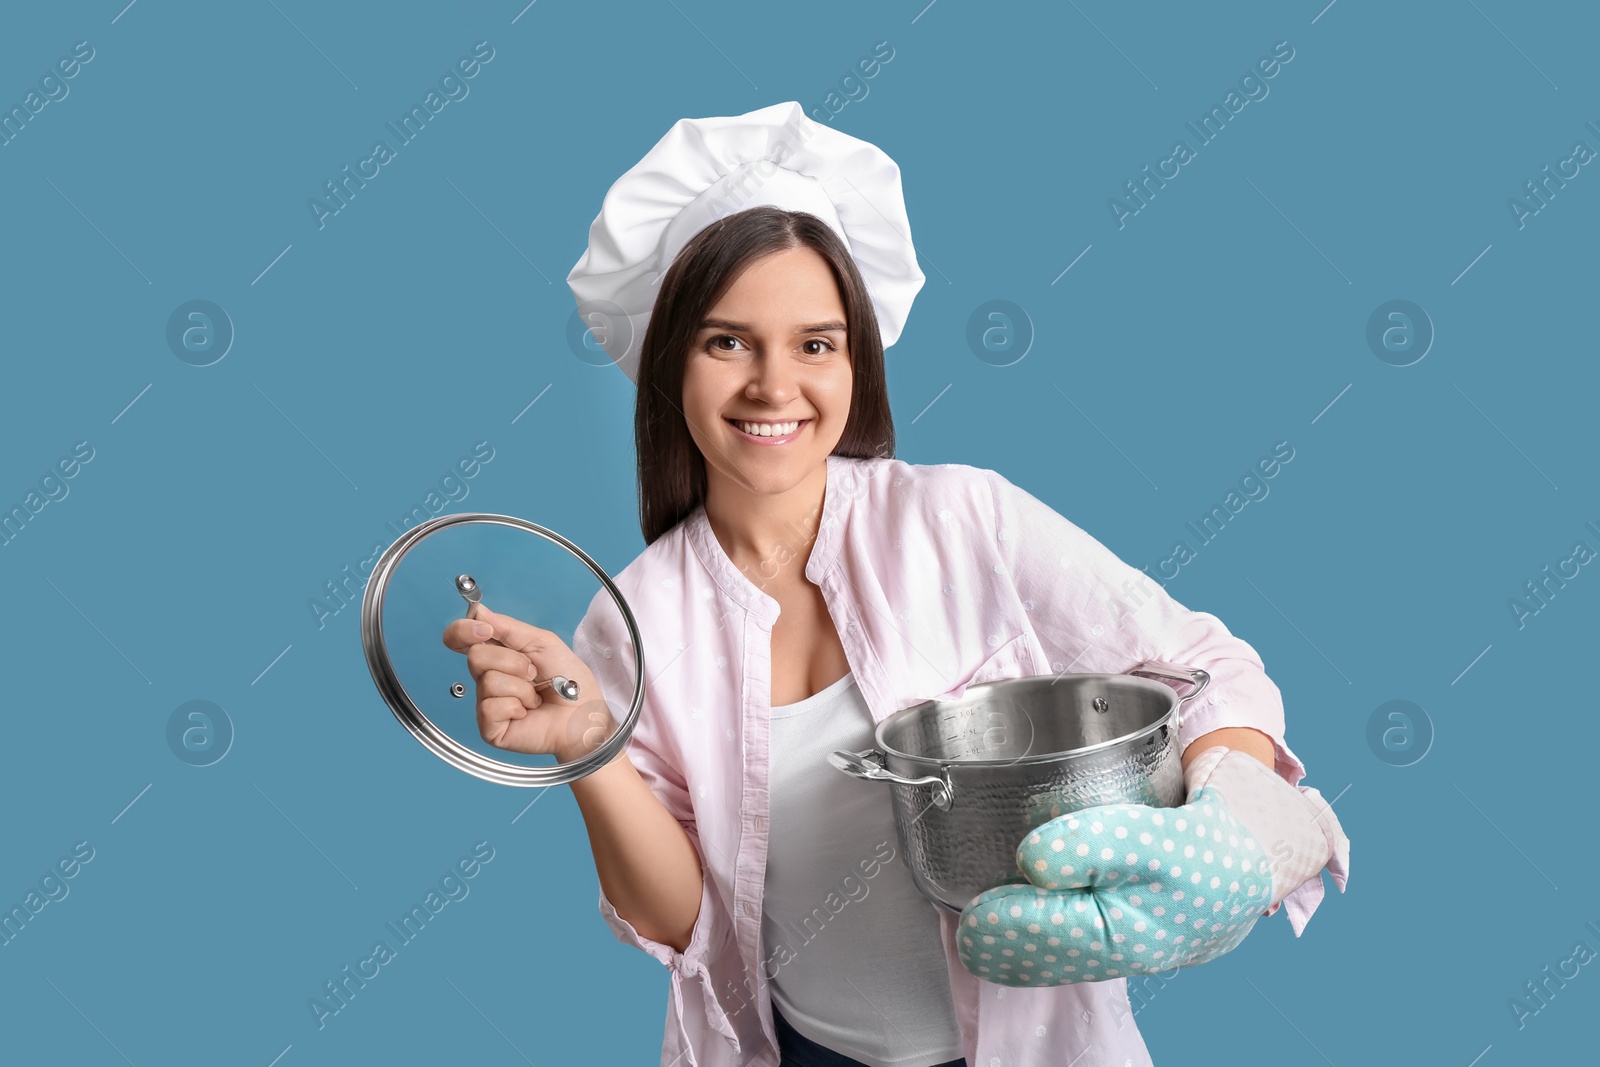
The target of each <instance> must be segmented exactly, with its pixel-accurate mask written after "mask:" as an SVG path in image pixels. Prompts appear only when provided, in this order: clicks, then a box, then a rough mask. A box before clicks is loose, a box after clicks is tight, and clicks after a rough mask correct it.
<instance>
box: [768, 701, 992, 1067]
mask: <svg viewBox="0 0 1600 1067" xmlns="http://www.w3.org/2000/svg"><path fill="white" fill-rule="evenodd" d="M872 744H873V722H872V716H871V714H870V713H869V712H868V710H867V706H866V704H865V702H864V701H863V700H862V698H861V693H860V690H859V689H858V688H857V687H856V682H855V676H854V675H853V674H846V675H845V676H844V677H843V678H840V679H839V680H838V681H836V682H834V683H833V684H832V685H830V686H828V687H827V688H826V689H823V690H822V691H821V692H819V693H814V694H812V695H811V696H809V697H807V698H806V699H804V700H801V701H797V702H796V703H793V704H784V705H780V706H778V707H774V708H773V709H772V733H771V745H772V763H771V768H772V770H771V779H770V783H769V791H770V797H771V800H770V803H771V809H770V814H769V816H768V818H769V826H770V833H771V837H770V845H769V848H768V853H767V878H766V888H765V891H764V895H763V899H762V918H761V937H762V941H763V945H764V947H763V948H762V951H761V955H762V958H763V959H766V958H770V957H771V956H772V955H773V953H774V951H775V948H774V946H776V945H778V944H779V943H782V944H785V945H787V946H788V948H789V949H790V951H791V952H792V953H793V958H792V959H788V962H786V963H783V964H782V965H781V966H778V969H777V973H776V975H775V976H774V977H773V979H772V987H771V988H772V997H773V1001H774V1003H775V1004H776V1006H777V1009H778V1010H779V1011H780V1012H782V1013H783V1016H784V1018H785V1019H787V1020H788V1021H789V1022H790V1023H791V1024H792V1025H793V1026H794V1028H795V1029H796V1030H798V1031H799V1032H800V1033H802V1034H804V1035H805V1036H806V1037H809V1038H810V1039H811V1040H813V1041H815V1042H817V1043H819V1044H822V1045H826V1046H827V1047H828V1048H831V1049H833V1050H835V1051H837V1052H840V1053H843V1054H844V1055H846V1056H850V1057H852V1058H854V1059H857V1060H860V1061H861V1062H863V1063H866V1064H870V1065H872V1067H929V1065H930V1064H939V1063H944V1062H946V1061H948V1060H953V1059H959V1058H961V1056H962V1046H961V1030H960V1027H959V1025H958V1024H957V1023H956V1019H955V1008H954V1006H953V1004H952V1002H951V997H950V981H949V975H948V971H947V967H946V964H945V957H944V946H943V944H942V942H941V940H940V936H939V917H938V910H937V908H936V907H935V905H934V904H932V903H931V902H929V901H928V900H927V899H926V898H925V897H923V896H922V894H921V893H919V892H917V888H916V886H915V885H914V884H913V883H912V880H911V873H910V871H909V870H907V868H906V866H905V862H904V859H903V857H902V856H901V855H900V843H899V839H898V838H897V837H896V836H895V825H894V809H893V806H892V802H891V799H890V788H891V786H890V785H889V783H887V782H866V781H862V780H860V779H857V778H852V777H850V776H849V775H847V774H845V773H844V772H843V771H840V770H839V769H837V768H836V767H834V766H833V765H832V764H830V763H829V762H828V753H830V752H832V751H833V750H835V749H841V748H845V749H851V750H855V751H859V750H861V749H864V748H868V747H871V746H872Z"/></svg>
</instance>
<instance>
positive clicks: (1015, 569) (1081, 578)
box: [987, 471, 1305, 785]
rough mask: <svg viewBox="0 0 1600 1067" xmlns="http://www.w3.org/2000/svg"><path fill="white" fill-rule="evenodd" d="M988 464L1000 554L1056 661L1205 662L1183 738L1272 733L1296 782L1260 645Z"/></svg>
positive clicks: (1104, 666) (1279, 765) (1113, 666)
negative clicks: (1206, 678) (1219, 732)
mask: <svg viewBox="0 0 1600 1067" xmlns="http://www.w3.org/2000/svg"><path fill="white" fill-rule="evenodd" d="M987 473H988V475H989V478H988V481H989V487H990V492H991V494H992V499H993V506H994V509H995V522H996V534H995V536H996V538H997V539H998V541H999V548H1000V555H1001V558H1002V560H1003V561H1004V563H1005V566H1006V568H1007V569H1008V570H1009V571H1010V574H1011V577H1012V580H1013V582H1014V584H1015V586H1016V589H1017V592H1018V595H1019V596H1020V597H1021V598H1022V600H1023V603H1024V605H1025V606H1028V614H1029V618H1030V620H1031V624H1032V626H1033V629H1034V632H1035V633H1036V634H1037V635H1038V637H1039V640H1040V642H1041V643H1042V644H1043V645H1044V647H1045V649H1046V650H1047V651H1048V652H1049V654H1050V658H1051V661H1052V667H1053V669H1056V670H1064V671H1089V672H1093V671H1117V672H1124V671H1127V670H1130V669H1131V668H1133V667H1134V666H1135V665H1136V664H1137V663H1139V662H1140V661H1145V660H1163V661H1166V662H1168V663H1172V664H1177V665H1182V666H1186V667H1198V668H1200V669H1202V670H1204V671H1206V672H1207V673H1208V674H1209V675H1210V676H1211V681H1210V683H1209V684H1208V685H1207V686H1206V688H1205V690H1204V691H1203V692H1202V693H1200V695H1199V696H1197V697H1195V698H1194V699H1193V700H1191V701H1190V702H1189V703H1188V704H1186V705H1185V706H1184V710H1183V713H1182V719H1181V724H1180V727H1179V735H1178V736H1179V740H1180V741H1181V742H1182V744H1183V745H1184V746H1187V745H1188V744H1189V743H1190V742H1192V741H1194V739H1195V738H1197V737H1200V736H1201V735H1203V734H1206V733H1209V732H1210V731H1212V730H1216V729H1220V728H1222V727H1228V726H1244V727H1251V728H1253V729H1256V730H1260V731H1261V732H1262V733H1264V734H1266V735H1267V736H1268V737H1270V738H1272V743H1273V747H1274V750H1275V757H1276V765H1275V769H1276V770H1277V772H1278V774H1279V776H1280V777H1282V778H1283V779H1284V780H1285V781H1287V782H1288V783H1289V784H1291V785H1293V784H1295V783H1297V782H1299V781H1300V779H1301V778H1303V777H1304V776H1305V766H1304V764H1302V763H1301V762H1300V760H1299V758H1298V757H1297V756H1295V754H1294V753H1293V752H1291V751H1290V750H1289V747H1288V745H1286V744H1285V743H1284V717H1283V695H1282V693H1281V692H1279V690H1278V686H1277V685H1276V684H1275V683H1274V682H1273V681H1272V679H1271V678H1269V677H1267V674H1266V670H1265V668H1264V667H1263V666H1262V663H1261V657H1260V656H1259V655H1257V654H1256V650H1255V649H1254V648H1252V647H1251V646H1250V645H1249V644H1248V643H1247V642H1245V641H1244V640H1243V639H1241V638H1239V637H1236V636H1235V635H1234V634H1233V633H1231V632H1230V631H1229V630H1228V628H1227V626H1225V625H1223V623H1222V620H1221V619H1218V618H1217V617H1216V616H1215V615H1211V614H1208V613H1207V612H1203V611H1191V610H1190V609H1189V608H1186V607H1184V606H1183V605H1182V604H1180V603H1179V602H1178V601H1177V600H1175V599H1173V597H1172V596H1171V595H1170V594H1168V593H1167V591H1166V590H1165V588H1163V587H1162V586H1161V584H1160V583H1158V582H1156V581H1155V580H1154V579H1152V578H1150V577H1149V576H1148V575H1146V574H1145V573H1144V572H1143V571H1141V570H1139V569H1138V568H1136V567H1132V566H1130V565H1128V564H1127V563H1124V562H1123V561H1122V560H1121V559H1120V558H1118V557H1117V555H1116V553H1114V552H1112V551H1111V550H1110V549H1109V548H1107V547H1106V546H1105V545H1103V544H1101V543H1100V542H1099V541H1097V540H1095V539H1094V538H1093V537H1092V536H1090V535H1089V534H1088V533H1086V532H1085V531H1084V530H1082V529H1080V528H1079V527H1078V526H1076V525H1075V524H1074V523H1072V522H1071V521H1070V520H1069V519H1067V518H1065V517H1063V516H1062V515H1060V514H1058V513H1057V512H1056V511H1055V510H1054V509H1052V508H1051V507H1050V506H1049V505H1047V504H1045V503H1044V502H1043V501H1041V500H1039V499H1038V498H1036V497H1034V496H1033V495H1032V494H1030V493H1028V492H1027V491H1026V490H1024V489H1022V488H1020V487H1018V486H1016V485H1013V484H1012V483H1011V482H1009V481H1007V480H1006V478H1005V477H1004V476H1002V475H1000V474H998V473H996V472H994V471H988V472H987ZM1029 605H1031V606H1029ZM1056 663H1060V664H1061V666H1059V667H1057V666H1055V664H1056ZM1075 664H1076V665H1075ZM1173 684H1174V685H1175V686H1182V685H1183V683H1181V682H1180V683H1173ZM1180 691H1183V692H1186V691H1187V687H1186V686H1185V687H1183V689H1182V690H1180Z"/></svg>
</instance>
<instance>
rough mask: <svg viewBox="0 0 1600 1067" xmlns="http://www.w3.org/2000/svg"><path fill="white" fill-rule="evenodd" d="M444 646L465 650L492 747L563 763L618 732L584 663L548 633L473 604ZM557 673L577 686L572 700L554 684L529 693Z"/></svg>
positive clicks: (452, 625) (449, 632)
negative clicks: (546, 756) (545, 756)
mask: <svg viewBox="0 0 1600 1067" xmlns="http://www.w3.org/2000/svg"><path fill="white" fill-rule="evenodd" d="M480 630H482V631H484V632H480ZM444 643H445V645H446V646H447V647H449V648H451V649H454V650H455V651H457V652H464V653H466V656H467V669H468V671H470V672H471V674H472V678H473V681H474V682H475V683H477V689H478V702H477V708H478V732H479V733H480V734H481V735H482V736H483V739H484V740H485V741H487V742H489V743H490V744H491V745H494V746H495V747H496V748H503V749H507V750H508V751H511V752H527V753H549V754H552V755H554V756H555V757H556V759H558V760H560V761H561V762H563V763H566V762H568V761H570V760H573V759H577V758H578V757H579V756H583V755H586V754H587V753H589V752H590V751H592V750H593V749H595V748H596V747H597V746H599V745H600V743H601V742H603V741H604V740H605V739H606V738H607V737H610V736H611V734H612V732H613V730H614V729H615V727H616V722H615V720H614V719H613V718H612V716H611V713H610V709H609V708H608V707H607V705H606V702H605V698H604V696H603V694H602V693H601V691H600V683H599V682H597V681H595V677H594V674H593V673H592V672H591V671H590V670H589V667H588V665H587V664H585V663H584V662H583V660H582V659H580V658H578V654H577V653H575V652H573V651H572V649H570V648H568V647H567V644H566V642H565V641H563V640H561V638H560V637H558V636H556V635H555V634H554V633H552V632H550V631H549V630H541V629H539V628H538V627H537V626H533V625H530V624H528V623H525V622H522V621H521V620H519V619H514V618H512V617H511V616H510V615H501V614H499V613H498V612H493V611H490V610H489V609H488V608H486V607H484V606H483V605H482V604H481V603H478V604H474V605H472V608H471V611H470V614H469V615H468V617H466V618H463V619H456V620H455V621H453V622H451V623H450V625H449V626H447V627H445V631H444ZM558 674H559V675H562V676H563V677H566V678H570V679H572V680H573V681H575V682H577V683H578V699H577V700H576V701H571V700H567V699H566V698H565V697H563V696H561V695H560V694H559V693H557V692H556V691H555V687H554V686H548V685H547V686H543V687H542V688H539V689H535V688H534V679H535V678H538V679H539V680H540V681H544V680H545V679H548V678H551V677H553V676H555V675H558Z"/></svg>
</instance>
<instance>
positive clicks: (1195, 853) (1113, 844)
mask: <svg viewBox="0 0 1600 1067" xmlns="http://www.w3.org/2000/svg"><path fill="white" fill-rule="evenodd" d="M1184 781H1185V784H1186V786H1187V788H1188V803H1186V804H1184V805H1182V806H1181V807H1177V808H1153V807H1147V806H1144V805H1138V804H1107V805H1101V806H1098V807H1093V808H1085V809H1083V810H1081V811H1076V812H1072V813H1070V814H1068V815H1062V816H1059V817H1057V818H1055V819H1051V820H1050V821H1049V822H1047V823H1045V824H1043V825H1042V826H1040V827H1039V828H1038V829H1037V830H1035V831H1033V832H1032V833H1030V834H1028V835H1027V837H1025V838H1024V839H1023V841H1022V842H1021V844H1019V845H1018V846H1017V866H1018V868H1019V869H1020V870H1021V872H1022V873H1023V874H1024V875H1026V876H1027V878H1028V881H1027V882H1018V883H1009V884H1006V885H1001V886H996V887H995V888H993V889H989V890H986V891H984V892H983V893H980V894H978V895H977V896H976V897H974V898H973V899H972V900H971V901H970V902H969V903H968V904H967V906H966V907H965V908H964V909H962V912H961V916H960V919H959V933H958V935H957V936H958V945H957V950H958V953H959V955H960V957H961V962H962V964H963V965H964V966H965V967H966V968H967V970H968V971H970V972H971V973H972V974H974V975H976V976H977V977H979V978H981V979H984V980H985V981H990V982H995V983H998V984H1000V985H1009V986H1054V985H1066V984H1069V983H1073V982H1097V981H1103V980H1106V979H1115V978H1127V977H1132V976H1137V975H1139V974H1143V973H1147V972H1152V971H1166V970H1171V969H1172V968H1174V967H1187V966H1192V965H1194V964H1197V963H1206V962H1208V961H1210V960H1213V959H1216V958H1217V957H1218V956H1221V955H1223V954H1224V953H1226V952H1229V951H1231V950H1232V949H1233V948H1234V947H1235V946H1237V945H1238V944H1239V942H1240V941H1242V940H1243V939H1244V937H1245V935H1246V934H1248V933H1249V932H1250V931H1251V929H1252V928H1254V926H1255V923H1256V920H1257V919H1259V918H1260V917H1261V916H1262V915H1263V914H1268V915H1270V914H1271V913H1272V912H1274V911H1276V910H1277V908H1278V905H1279V904H1280V903H1284V902H1285V901H1287V909H1288V913H1289V916H1290V919H1291V922H1292V925H1293V926H1294V931H1295V934H1296V936H1298V935H1299V934H1300V931H1301V930H1302V929H1303V928H1304V926H1305V923H1306V921H1307V920H1308V919H1309V918H1310V916H1311V913H1312V912H1313V911H1315V910H1316V907H1317V904H1318V903H1320V901H1321V898H1322V879H1321V872H1322V870H1323V868H1324V867H1326V868H1328V870H1329V873H1330V874H1332V875H1333V879H1334V882H1335V884H1336V885H1337V886H1338V887H1339V890H1340V892H1343V891H1344V887H1345V883H1346V880H1347V878H1348V870H1349V858H1350V842H1349V839H1348V838H1346V837H1345V835H1344V830H1343V828H1342V827H1341V826H1340V825H1339V821H1338V819H1337V818H1336V817H1335V816H1334V814H1333V809H1332V808H1331V807H1329V806H1328V804H1327V802H1326V801H1324V800H1323V799H1322V795H1321V794H1320V793H1318V792H1317V790H1315V789H1312V788H1309V787H1306V786H1291V785H1289V784H1288V783H1287V782H1285V781H1284V780H1283V779H1282V778H1280V777H1278V775H1277V774H1275V773H1274V772H1273V771H1272V770H1271V769H1269V768H1268V767H1266V766H1265V765H1264V764H1262V763H1261V762H1260V761H1258V760H1256V759H1255V758H1254V757H1252V756H1250V755H1249V754H1247V753H1244V752H1238V751H1232V750H1229V749H1225V748H1220V747H1218V748H1212V749H1209V750H1207V751H1206V752H1204V753H1202V754H1201V755H1200V757H1199V758H1198V759H1196V760H1195V761H1194V762H1193V763H1191V764H1190V766H1189V768H1188V770H1187V771H1186V773H1185V775H1184Z"/></svg>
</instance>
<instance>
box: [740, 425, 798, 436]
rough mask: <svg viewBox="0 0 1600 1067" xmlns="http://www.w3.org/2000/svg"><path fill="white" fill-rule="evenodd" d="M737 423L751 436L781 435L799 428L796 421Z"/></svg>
mask: <svg viewBox="0 0 1600 1067" xmlns="http://www.w3.org/2000/svg"><path fill="white" fill-rule="evenodd" d="M737 425H738V427H739V429H741V430H743V431H744V432H745V433H747V434H750V435H751V436H752V437H782V436H783V435H784V434H789V433H794V432H795V431H796V430H798V429H799V428H800V424H799V423H798V422H741V423H738V424H737Z"/></svg>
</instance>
